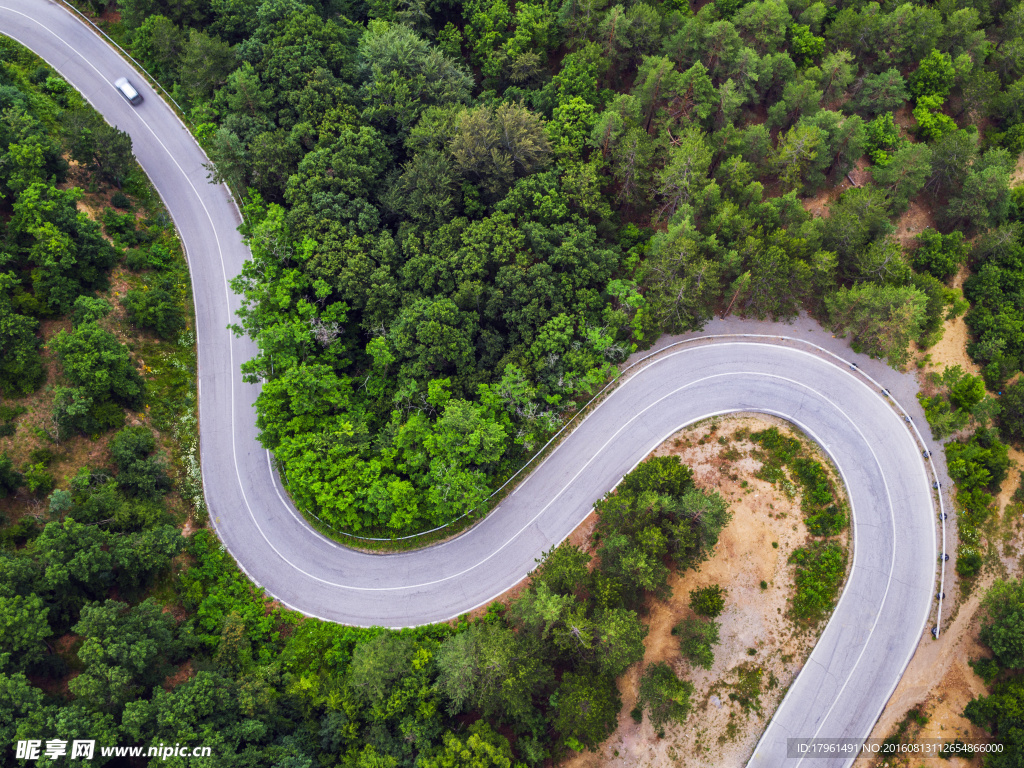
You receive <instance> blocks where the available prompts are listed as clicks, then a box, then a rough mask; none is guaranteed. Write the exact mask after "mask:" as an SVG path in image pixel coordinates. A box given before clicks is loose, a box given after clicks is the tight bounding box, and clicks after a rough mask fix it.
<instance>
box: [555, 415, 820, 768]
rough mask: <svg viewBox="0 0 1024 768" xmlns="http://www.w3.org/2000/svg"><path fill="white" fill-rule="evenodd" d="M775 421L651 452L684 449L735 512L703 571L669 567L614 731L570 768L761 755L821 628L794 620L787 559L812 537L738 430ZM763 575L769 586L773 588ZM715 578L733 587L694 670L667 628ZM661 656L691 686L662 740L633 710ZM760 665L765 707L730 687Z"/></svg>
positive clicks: (744, 423)
mask: <svg viewBox="0 0 1024 768" xmlns="http://www.w3.org/2000/svg"><path fill="white" fill-rule="evenodd" d="M773 424H774V425H778V426H780V428H782V429H783V431H784V432H786V433H787V434H791V435H793V432H792V430H791V429H790V428H789V427H788V426H786V425H785V423H784V422H781V421H778V420H774V419H771V418H770V417H761V416H756V417H755V416H747V415H744V416H732V417H728V418H725V419H717V420H714V421H712V422H706V423H704V424H701V425H696V426H695V427H692V428H690V429H686V430H683V431H681V432H679V433H677V434H676V435H674V436H673V437H672V438H670V439H669V440H668V441H666V443H664V444H663V445H662V446H661V447H660V448H659V449H657V450H656V451H655V452H654V453H655V455H666V454H675V455H678V456H680V457H681V458H682V460H683V461H684V462H685V463H687V464H689V465H690V466H691V467H692V468H693V470H694V477H695V480H696V482H697V484H698V485H699V486H700V487H702V488H705V489H714V490H717V491H718V492H719V493H721V494H722V495H723V496H724V497H725V498H726V499H727V500H728V501H729V502H730V505H731V509H732V513H733V519H732V521H731V523H730V524H729V525H728V526H727V527H726V528H725V529H724V530H723V532H722V535H721V538H720V539H719V543H718V546H717V547H716V549H715V553H714V556H713V557H711V558H710V559H709V560H708V561H706V562H705V563H703V564H702V565H701V567H700V568H699V569H698V570H695V571H688V572H686V573H683V574H673V576H672V577H671V579H670V583H671V586H672V593H673V596H672V598H670V599H669V600H667V601H664V602H654V603H652V604H651V605H650V606H649V614H648V616H647V617H646V620H647V622H648V624H649V626H650V634H649V635H648V637H647V640H646V643H645V645H646V649H647V652H646V654H645V656H644V659H643V661H642V662H641V663H639V664H636V665H634V666H633V667H632V668H630V670H629V671H628V672H627V673H626V674H625V675H624V676H623V677H622V678H620V680H619V689H620V692H621V694H622V701H623V708H622V712H621V714H620V716H619V726H618V729H617V730H616V731H615V733H613V734H612V736H611V737H610V738H609V739H608V740H607V741H606V742H605V743H604V745H602V748H601V749H600V750H599V751H598V752H592V753H583V754H578V755H574V756H573V757H572V758H571V759H569V760H568V761H567V762H566V763H565V764H564V765H565V766H568V768H597V766H605V765H609V766H629V767H631V768H632V767H633V766H644V768H648V767H649V768H661V767H662V766H670V765H671V766H687V767H693V768H696V767H697V766H732V765H737V766H738V765H742V764H743V763H745V762H746V760H747V758H748V757H749V756H750V753H751V752H752V751H753V748H754V745H755V744H756V742H757V739H758V738H760V735H761V733H762V731H763V730H764V727H765V725H766V724H767V722H768V720H769V719H770V718H771V716H772V714H773V713H774V711H775V708H776V707H777V706H778V703H779V701H780V700H781V698H782V694H783V693H784V692H785V690H786V688H787V687H788V686H789V684H790V682H791V681H792V679H793V678H794V677H795V675H796V673H797V672H798V671H799V669H800V667H801V666H802V664H803V662H804V660H805V659H806V657H807V655H808V654H809V653H810V650H811V648H812V647H813V645H814V642H815V640H816V639H817V635H818V630H819V629H821V628H823V626H824V625H822V627H819V628H816V629H815V630H813V631H809V630H801V629H798V628H797V627H796V626H795V625H794V624H793V623H792V622H791V621H790V620H789V619H788V618H787V617H786V611H787V609H788V600H789V596H790V593H791V591H792V586H793V580H792V571H791V568H790V566H789V565H788V563H787V559H788V557H789V555H790V553H791V552H792V551H793V549H795V548H796V547H798V546H800V545H801V544H803V543H804V542H805V541H806V539H807V530H806V528H805V527H804V524H803V518H802V514H801V512H800V507H799V498H796V499H789V498H787V497H786V496H785V495H784V494H783V492H782V491H781V490H779V489H777V488H775V487H774V486H772V485H771V484H769V483H767V482H765V481H763V480H759V479H757V478H755V477H754V472H755V471H756V470H757V469H758V468H759V467H760V462H758V461H757V460H756V459H754V458H752V457H751V456H750V451H751V449H753V448H754V446H753V444H751V443H750V442H749V441H746V440H739V439H733V437H732V436H733V434H734V432H735V431H736V430H738V429H743V428H745V429H747V430H758V429H764V428H765V427H766V426H770V425H773ZM712 430H714V431H712ZM793 436H796V437H799V435H793ZM720 440H724V442H725V444H723V443H722V442H720ZM723 454H724V455H723ZM773 542H777V543H778V547H777V548H776V547H774V546H773ZM762 580H763V581H765V582H767V585H768V586H767V589H765V590H762V589H761V586H760V584H761V581H762ZM711 584H718V585H720V586H723V587H725V588H726V589H727V590H728V596H727V598H726V608H725V611H724V613H723V614H722V615H721V616H720V617H719V619H718V620H719V621H720V623H721V644H720V645H719V646H717V647H716V649H715V663H714V665H713V667H712V669H711V670H709V671H705V670H702V669H699V668H691V666H690V664H689V663H688V662H687V661H685V660H684V659H683V658H682V657H681V655H680V652H679V644H678V641H677V640H676V638H674V637H673V636H672V634H671V631H672V627H673V626H674V625H675V624H676V623H677V622H679V621H680V620H681V619H684V618H688V617H690V616H691V615H692V612H691V611H690V609H689V600H690V597H689V593H690V590H691V589H695V588H698V587H704V586H708V585H711ZM656 661H667V662H668V663H669V664H671V665H672V666H673V667H674V668H675V670H676V672H677V673H678V674H680V676H682V677H686V678H688V679H690V680H691V681H692V682H693V683H694V687H695V690H694V695H693V699H692V702H693V709H692V710H691V713H690V716H689V718H687V721H686V723H685V724H684V725H683V726H671V727H669V728H667V729H666V734H665V738H659V737H658V735H657V734H656V733H655V731H654V728H653V727H652V726H651V724H650V722H649V721H648V720H647V718H646V717H645V718H644V720H643V722H642V723H641V724H637V723H635V722H634V721H633V719H632V718H631V717H630V715H629V712H630V710H631V709H632V708H633V706H634V705H635V703H636V697H637V686H638V684H639V679H640V675H641V672H642V670H643V669H644V668H646V666H647V665H648V664H650V663H652V662H656ZM756 670H760V671H761V686H760V687H761V695H760V702H759V704H760V706H759V707H751V708H749V709H748V710H744V709H743V707H741V706H740V705H739V704H738V703H736V702H734V701H731V700H730V699H729V693H730V691H733V690H735V687H736V684H737V682H738V679H739V675H740V674H741V673H743V672H746V673H748V674H749V673H751V672H754V671H756Z"/></svg>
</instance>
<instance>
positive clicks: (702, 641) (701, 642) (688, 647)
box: [672, 618, 721, 669]
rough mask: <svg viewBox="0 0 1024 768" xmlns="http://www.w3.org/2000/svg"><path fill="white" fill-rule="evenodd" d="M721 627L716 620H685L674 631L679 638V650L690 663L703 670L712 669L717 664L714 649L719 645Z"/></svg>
mask: <svg viewBox="0 0 1024 768" xmlns="http://www.w3.org/2000/svg"><path fill="white" fill-rule="evenodd" d="M720 628H721V625H720V624H719V623H718V622H717V621H715V620H714V619H704V618H696V619H685V620H683V621H681V622H679V623H678V624H676V625H675V627H674V628H673V629H672V634H673V635H676V636H677V637H678V638H679V650H680V651H682V654H683V656H684V657H686V658H687V659H689V661H690V663H691V664H693V665H695V666H698V667H701V668H703V669H711V665H712V664H714V663H715V650H714V647H715V646H716V645H718V642H719V639H718V633H719V629H720Z"/></svg>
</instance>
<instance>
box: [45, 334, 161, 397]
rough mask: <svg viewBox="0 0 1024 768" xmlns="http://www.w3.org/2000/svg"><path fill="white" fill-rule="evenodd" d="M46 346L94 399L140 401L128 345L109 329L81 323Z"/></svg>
mask: <svg viewBox="0 0 1024 768" xmlns="http://www.w3.org/2000/svg"><path fill="white" fill-rule="evenodd" d="M48 346H50V347H51V348H52V349H53V350H54V351H55V352H56V353H57V356H58V357H59V358H60V361H61V364H62V365H63V367H64V373H65V375H66V376H67V377H68V378H69V379H70V380H71V382H72V383H73V384H75V385H76V386H77V387H80V388H81V389H82V390H83V391H84V393H85V394H86V395H88V396H89V397H91V398H92V399H93V400H94V401H96V402H99V401H105V400H114V401H115V402H117V403H119V404H121V405H123V406H125V407H128V408H135V407H138V406H140V405H142V402H143V395H144V393H145V384H144V383H143V381H142V377H141V376H139V372H138V371H136V370H135V366H134V365H132V360H131V355H130V354H129V352H128V348H127V347H126V346H124V345H123V344H122V343H121V342H119V341H118V340H117V337H116V336H114V335H113V334H112V333H110V332H109V331H107V330H104V329H103V328H100V327H99V326H98V325H96V323H83V324H82V325H80V326H78V327H77V328H75V329H74V331H72V332H71V333H68V332H67V331H61V332H60V333H58V334H57V335H56V336H54V337H53V339H51V340H50V343H49V345H48Z"/></svg>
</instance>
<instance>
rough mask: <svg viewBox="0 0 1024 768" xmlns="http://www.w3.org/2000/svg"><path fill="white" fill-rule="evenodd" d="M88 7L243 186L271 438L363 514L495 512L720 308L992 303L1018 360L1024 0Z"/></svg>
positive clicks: (998, 364) (416, 520) (245, 314)
mask: <svg viewBox="0 0 1024 768" xmlns="http://www.w3.org/2000/svg"><path fill="white" fill-rule="evenodd" d="M92 7H93V10H95V11H97V12H105V13H106V14H107V15H106V16H104V17H103V18H104V19H106V20H107V21H106V27H107V29H108V30H109V31H110V32H111V33H112V34H114V35H115V36H116V37H117V38H118V39H120V40H122V41H123V42H124V43H125V44H126V45H128V46H129V48H130V50H131V51H132V52H133V54H134V55H135V56H136V57H138V58H139V60H140V61H141V62H142V63H143V65H144V66H145V67H147V68H148V69H149V71H151V72H152V73H153V74H154V76H156V77H157V78H158V79H159V80H160V81H161V82H162V83H163V84H164V85H165V86H166V87H167V88H168V89H169V90H170V92H171V93H172V94H173V95H174V98H175V100H176V101H177V102H178V103H179V104H181V105H182V109H183V110H184V111H185V114H186V115H187V116H188V117H189V119H190V120H191V121H192V123H193V125H194V126H195V132H196V133H197V135H198V136H199V137H200V139H201V140H202V142H203V144H204V146H205V147H206V148H207V150H208V153H209V154H210V156H211V158H212V160H213V166H212V167H211V171H212V174H213V177H214V178H215V179H218V180H220V179H223V180H224V181H226V182H228V183H229V184H230V186H231V187H232V188H233V189H234V190H235V191H236V193H237V194H239V195H240V196H241V198H242V199H243V200H244V202H245V221H246V224H245V232H244V234H245V236H246V238H247V239H248V242H249V244H250V246H251V248H252V253H253V259H252V262H251V264H249V265H248V267H247V268H246V270H245V271H244V273H243V274H242V275H240V276H239V277H238V278H237V280H236V281H235V288H236V290H237V291H239V292H240V293H241V294H242V295H243V296H244V309H243V311H242V312H241V316H240V318H239V321H238V327H237V332H238V333H246V334H249V335H251V336H252V337H253V338H254V339H255V340H256V341H257V342H258V344H259V349H260V353H259V355H258V357H257V358H256V359H254V360H252V361H250V362H249V363H248V364H247V365H246V367H245V373H246V375H247V376H249V377H251V378H253V379H257V378H260V379H264V380H266V384H265V386H264V388H263V392H262V394H261V396H260V400H259V403H258V409H259V427H260V431H261V440H262V442H263V444H264V445H265V446H266V447H267V448H269V449H271V450H272V451H273V453H274V455H275V456H276V458H277V461H278V462H279V464H280V467H281V469H282V471H283V474H284V475H285V477H286V479H287V482H288V485H289V489H290V491H291V493H292V495H293V498H294V499H295V500H296V502H297V503H298V504H299V505H300V506H301V507H302V508H303V509H305V510H306V511H307V512H310V513H313V514H315V515H316V516H317V517H318V518H319V519H320V520H322V521H324V522H325V523H327V524H328V525H329V526H331V527H333V528H334V529H336V530H338V531H344V532H347V533H355V534H360V533H361V534H362V535H370V536H394V535H402V534H408V533H411V532H416V531H422V530H425V529H428V528H433V527H435V526H438V525H442V524H445V523H447V522H449V521H451V520H453V519H454V518H456V517H459V516H461V515H463V514H465V513H475V514H480V513H483V512H484V511H485V510H486V507H487V503H486V500H487V497H488V495H489V494H490V493H491V491H492V490H493V489H494V488H495V487H497V486H498V485H499V484H500V482H501V480H503V479H504V478H505V477H507V476H509V475H510V474H511V473H512V472H513V471H514V470H515V469H516V468H518V467H519V466H521V465H522V463H523V462H524V460H525V459H527V458H528V457H530V456H531V455H532V453H533V452H534V451H536V449H537V448H538V447H539V446H540V445H542V444H543V442H544V441H545V439H546V438H547V437H548V436H550V435H551V434H552V432H553V430H554V428H555V427H556V426H557V425H559V424H561V423H562V422H563V421H564V419H565V417H566V416H567V415H569V414H571V413H573V412H575V410H576V409H577V408H578V407H579V406H580V405H581V404H582V403H584V402H586V400H587V399H588V398H589V395H591V394H592V393H593V392H594V391H595V389H596V388H597V386H598V385H599V384H602V383H603V382H604V381H606V380H607V378H608V376H609V375H610V373H611V372H612V371H613V369H614V366H615V365H616V364H617V363H620V362H621V361H622V360H623V359H624V358H625V357H626V356H627V355H628V354H630V353H631V352H632V351H635V350H637V349H641V348H644V347H647V346H649V345H650V344H651V343H653V341H654V340H655V339H656V338H657V337H658V335H659V334H661V333H663V332H670V333H677V332H683V331H688V330H693V329H699V328H701V327H702V325H703V324H704V323H705V322H706V321H707V320H708V319H709V318H710V317H711V316H712V315H713V314H714V313H716V312H724V311H728V312H731V313H735V314H738V315H746V316H753V317H758V318H764V317H771V318H780V319H782V318H787V317H791V316H793V315H795V313H797V312H798V311H799V310H800V309H801V308H805V309H807V310H809V311H810V312H811V313H812V314H813V315H814V316H815V317H817V318H819V319H820V320H822V321H823V322H824V323H825V324H826V325H827V326H828V327H830V328H832V329H833V330H834V331H835V332H837V333H840V334H849V335H850V337H851V338H852V340H853V343H854V348H855V349H857V350H861V351H865V352H868V353H870V354H873V355H877V356H880V357H885V358H886V359H887V360H888V361H890V362H891V363H892V364H894V365H897V366H902V365H904V364H905V363H906V362H907V361H908V359H909V355H910V351H911V345H912V343H913V342H917V343H919V344H921V345H923V346H925V347H927V346H928V345H930V344H932V343H934V342H935V341H936V340H937V338H938V337H939V335H940V334H941V330H942V323H943V321H944V320H945V319H946V318H948V317H951V316H956V315H959V314H962V313H964V312H965V311H966V313H967V322H968V324H969V327H970V329H971V331H972V334H973V337H972V341H971V345H970V350H969V351H970V354H971V356H972V357H973V359H974V360H975V361H977V362H978V364H979V365H980V366H982V368H983V370H984V379H985V383H986V385H987V386H988V387H989V388H991V389H992V390H993V391H999V390H1000V389H1002V387H1003V384H1004V383H1005V382H1006V381H1008V380H1009V379H1011V378H1012V377H1013V376H1014V374H1015V373H1016V372H1017V371H1018V370H1019V369H1020V367H1021V362H1022V358H1024V317H1022V315H1021V312H1020V307H1022V306H1024V293H1022V291H1024V245H1022V241H1021V237H1022V232H1021V226H1022V224H1021V218H1022V208H1024V189H1022V188H1019V187H1018V188H1016V189H1014V188H1012V186H1011V179H1013V178H1014V174H1015V173H1016V164H1017V158H1018V155H1019V154H1020V153H1021V151H1022V150H1024V6H1022V5H1021V4H1020V3H1017V4H1011V3H1008V2H1002V1H1001V0H992V1H991V2H990V1H988V0H971V1H970V2H968V0H959V1H958V0H946V1H944V2H938V3H921V4H914V3H902V4H898V3H888V4H884V5H880V4H879V3H877V2H851V3H840V2H837V3H826V2H809V1H808V0H789V2H784V0H754V1H753V2H742V0H716V1H715V2H709V3H705V4H702V5H692V6H691V5H688V4H686V3H685V2H681V0H664V1H663V2H650V3H648V2H635V3H631V4H627V5H623V4H613V3H612V2H611V1H610V0H563V2H560V3H557V2H553V0H545V1H535V2H519V3H514V4H513V3H509V2H507V1H506V0H492V1H487V2H485V1H484V0H467V1H466V2H462V3H459V2H452V1H451V0H370V1H369V2H361V1H360V0H325V1H324V2H301V1H300V0H270V1H263V0H217V1H213V0H210V1H208V0H175V2H169V1H168V0H119V2H117V3H116V4H115V3H103V2H94V3H93V6H92ZM851 172H856V173H857V174H858V177H859V178H860V179H861V182H860V183H858V184H857V185H856V186H853V187H850V185H849V184H848V183H846V179H847V174H848V173H851ZM851 178H852V177H851ZM844 183H846V186H847V187H849V188H847V189H846V190H845V191H844V192H843V193H842V194H833V195H829V194H828V193H829V191H830V190H834V189H835V188H836V187H838V186H839V185H841V184H844ZM813 200H818V201H819V203H821V205H820V206H819V208H818V209H817V210H819V211H822V210H823V211H824V213H825V214H826V215H821V216H818V215H812V214H810V213H809V212H808V210H807V208H808V207H811V206H809V205H808V206H806V207H805V205H804V203H809V202H810V201H813ZM912 207H913V208H914V209H915V210H919V211H923V212H924V215H925V216H926V218H927V226H926V227H924V228H923V230H922V231H921V232H920V234H919V235H917V236H913V237H909V238H907V237H904V238H902V239H901V238H900V237H898V236H897V226H896V224H897V222H898V220H899V217H900V216H901V215H903V214H904V213H905V212H907V211H908V209H910V208H912ZM965 263H967V264H969V265H970V267H971V270H972V275H971V277H970V279H969V280H968V281H967V282H966V283H965V284H964V286H963V293H962V294H961V292H960V291H959V290H958V289H955V288H952V287H951V281H952V279H953V278H954V276H955V275H956V274H957V273H958V271H959V270H960V268H961V266H962V265H963V264H965ZM1012 429H1013V427H1010V430H1011V431H1012Z"/></svg>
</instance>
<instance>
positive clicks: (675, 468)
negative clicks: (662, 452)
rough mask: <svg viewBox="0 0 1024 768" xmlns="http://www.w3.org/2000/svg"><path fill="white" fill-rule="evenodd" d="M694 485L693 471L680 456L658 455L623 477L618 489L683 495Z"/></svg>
mask: <svg viewBox="0 0 1024 768" xmlns="http://www.w3.org/2000/svg"><path fill="white" fill-rule="evenodd" d="M692 487H693V471H692V470H691V469H690V468H689V467H688V466H686V465H685V464H683V463H682V461H681V460H680V458H679V457H678V456H657V457H655V458H653V459H648V460H647V461H644V462H642V463H641V464H639V465H638V466H637V468H636V469H634V470H633V471H632V472H630V473H629V474H628V475H626V476H625V477H624V478H622V482H621V483H619V487H618V489H617V490H618V491H619V492H620V493H624V494H637V495H639V494H641V493H643V492H644V491H654V492H655V493H658V494H661V495H666V496H682V495H683V494H684V493H686V492H687V491H688V490H690V489H691V488H692Z"/></svg>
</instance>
